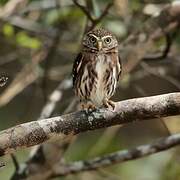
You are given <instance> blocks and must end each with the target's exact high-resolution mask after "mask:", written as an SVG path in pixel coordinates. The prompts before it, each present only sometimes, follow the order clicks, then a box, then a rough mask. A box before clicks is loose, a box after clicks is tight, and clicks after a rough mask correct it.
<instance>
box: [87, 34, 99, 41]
mask: <svg viewBox="0 0 180 180" xmlns="http://www.w3.org/2000/svg"><path fill="white" fill-rule="evenodd" d="M88 35H89V36H93V37H94V38H96V39H97V40H99V39H100V38H99V37H97V36H95V35H94V34H88Z"/></svg>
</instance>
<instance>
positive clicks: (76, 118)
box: [0, 93, 180, 156]
mask: <svg viewBox="0 0 180 180" xmlns="http://www.w3.org/2000/svg"><path fill="white" fill-rule="evenodd" d="M179 114H180V93H171V94H165V95H158V96H152V97H145V98H136V99H130V100H126V101H121V102H117V103H116V107H115V110H114V111H111V110H108V109H97V110H95V111H92V112H87V111H78V112H75V113H71V114H66V115H62V116H59V117H53V118H49V119H43V120H39V121H33V122H28V123H24V124H20V125H18V126H15V127H13V128H10V129H7V130H4V131H2V132H1V133H0V156H3V155H5V154H8V153H10V152H12V151H14V150H16V149H19V148H23V147H30V146H34V145H37V144H41V143H43V142H45V141H49V142H50V141H53V140H55V139H58V140H59V141H62V140H65V138H68V137H70V136H72V135H75V134H79V133H81V132H85V131H89V130H95V129H100V128H105V127H110V126H114V125H119V124H126V123H130V122H135V121H140V120H141V121H142V120H148V119H152V118H159V117H166V116H173V115H179Z"/></svg>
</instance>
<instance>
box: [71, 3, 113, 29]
mask: <svg viewBox="0 0 180 180" xmlns="http://www.w3.org/2000/svg"><path fill="white" fill-rule="evenodd" d="M73 2H74V4H75V5H76V6H77V7H79V8H80V9H81V10H82V12H83V13H84V14H85V15H86V16H87V18H88V20H90V21H91V26H90V27H88V30H87V31H90V30H92V29H93V28H94V27H95V26H96V25H97V24H99V23H100V22H101V21H102V19H103V18H104V17H105V16H106V15H107V14H108V11H109V9H110V8H111V7H112V5H113V2H110V3H109V4H108V5H107V6H106V7H105V9H104V10H103V12H102V13H101V15H100V16H99V17H98V18H94V17H93V16H92V15H91V12H90V11H89V10H88V9H87V8H86V7H85V6H83V5H81V4H79V2H78V0H73Z"/></svg>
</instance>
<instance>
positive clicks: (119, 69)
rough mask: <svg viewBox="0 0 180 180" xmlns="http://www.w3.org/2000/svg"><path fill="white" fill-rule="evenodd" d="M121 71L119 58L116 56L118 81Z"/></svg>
mask: <svg viewBox="0 0 180 180" xmlns="http://www.w3.org/2000/svg"><path fill="white" fill-rule="evenodd" d="M121 72H122V64H121V58H120V56H118V65H117V81H119V77H120V75H121Z"/></svg>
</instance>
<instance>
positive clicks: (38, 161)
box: [12, 79, 72, 180]
mask: <svg viewBox="0 0 180 180" xmlns="http://www.w3.org/2000/svg"><path fill="white" fill-rule="evenodd" d="M71 87H72V81H71V79H65V80H63V81H62V82H61V83H60V84H59V85H58V86H57V88H56V89H55V90H54V91H53V92H52V93H51V94H50V96H49V98H48V101H47V103H46V104H45V105H44V107H43V108H42V110H41V113H40V116H39V118H38V120H40V119H44V118H48V117H50V116H51V114H52V112H53V111H54V108H55V107H56V104H57V102H59V101H60V100H61V98H62V96H63V91H64V90H67V89H69V88H71ZM68 142H69V140H67V141H63V143H62V142H59V141H58V142H52V143H45V144H41V145H39V146H36V147H34V148H33V149H32V151H31V155H30V157H29V158H28V160H27V161H26V163H25V164H24V165H23V166H20V167H19V169H17V168H16V170H15V172H14V174H13V175H12V179H13V180H18V179H21V177H22V175H24V178H25V176H26V177H27V176H31V178H32V176H33V178H34V179H38V178H39V176H41V178H42V174H43V177H45V176H47V175H46V174H49V173H48V171H49V170H50V169H51V168H52V167H53V165H54V164H56V163H57V162H58V163H60V162H59V159H61V158H62V155H61V154H63V152H64V150H65V149H66V147H67V146H68ZM61 152H62V153H61ZM42 162H43V163H42ZM47 163H48V165H50V166H51V167H49V166H48V165H47ZM14 164H15V163H14ZM15 167H16V164H15ZM34 167H36V168H34ZM45 167H46V168H45ZM29 173H30V174H29Z"/></svg>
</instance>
